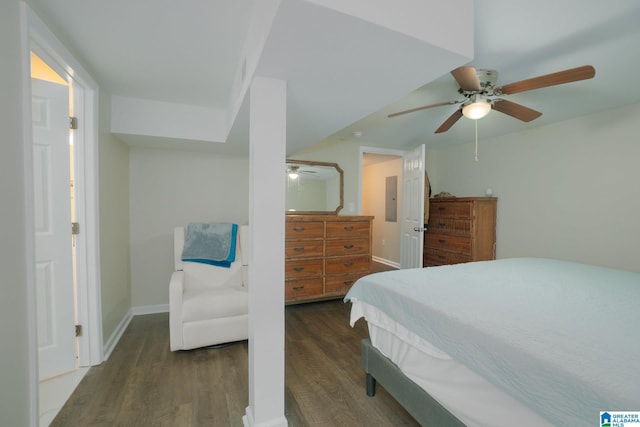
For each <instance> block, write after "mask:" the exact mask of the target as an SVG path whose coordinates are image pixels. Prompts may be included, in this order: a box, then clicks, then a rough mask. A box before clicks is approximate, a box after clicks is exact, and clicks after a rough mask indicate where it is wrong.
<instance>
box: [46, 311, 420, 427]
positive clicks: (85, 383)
mask: <svg viewBox="0 0 640 427" xmlns="http://www.w3.org/2000/svg"><path fill="white" fill-rule="evenodd" d="M349 309H350V305H349V304H344V303H343V302H342V301H341V300H334V301H326V302H318V303H310V304H300V305H291V306H287V307H286V308H285V324H286V337H285V340H286V342H285V346H286V354H285V363H286V386H285V412H286V416H287V419H288V421H289V425H290V426H368V427H369V426H417V425H418V424H417V423H416V421H415V420H414V419H413V418H412V417H411V416H410V415H409V414H408V413H407V412H406V411H405V410H404V409H403V408H402V407H401V406H400V405H399V404H398V403H397V402H396V401H395V400H394V399H393V398H392V397H391V396H390V395H389V394H388V393H387V392H386V391H385V390H384V388H383V387H381V386H378V389H377V393H376V396H375V397H367V395H366V393H365V386H364V373H363V371H362V368H361V367H360V340H361V339H362V338H363V337H366V336H367V328H366V324H365V322H364V321H363V320H360V321H358V323H357V324H356V326H355V327H354V328H351V327H350V326H349ZM247 405H248V375H247V342H246V341H245V342H239V343H234V344H232V345H229V346H226V347H222V348H207V349H200V350H192V351H182V352H176V353H172V352H170V351H169V322H168V314H166V313H163V314H152V315H145V316H136V317H134V318H133V320H132V321H131V324H130V325H129V327H128V328H127V330H126V332H125V333H124V335H123V336H122V339H121V340H120V342H119V344H118V346H117V348H116V349H115V350H114V352H113V354H112V355H111V357H110V358H109V360H107V361H106V362H104V363H103V364H102V365H100V366H97V367H94V368H91V369H90V370H89V372H88V373H87V374H86V376H85V377H84V378H83V380H82V382H81V383H80V385H79V386H78V388H77V389H76V391H75V392H74V393H73V394H72V396H71V397H70V399H69V400H68V401H67V403H66V404H65V406H64V407H63V408H62V410H61V411H60V413H59V414H58V416H57V417H56V418H55V420H54V421H53V423H52V424H51V425H53V426H65V427H67V426H83V427H84V426H172V427H176V426H177V427H182V426H242V416H243V415H244V412H245V408H246V407H247Z"/></svg>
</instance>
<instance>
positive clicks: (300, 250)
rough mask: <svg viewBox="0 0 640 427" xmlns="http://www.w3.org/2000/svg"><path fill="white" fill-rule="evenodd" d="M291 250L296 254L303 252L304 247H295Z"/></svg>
mask: <svg viewBox="0 0 640 427" xmlns="http://www.w3.org/2000/svg"><path fill="white" fill-rule="evenodd" d="M293 250H294V251H296V252H302V251H304V246H297V247H295V248H293Z"/></svg>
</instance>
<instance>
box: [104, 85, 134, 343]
mask: <svg viewBox="0 0 640 427" xmlns="http://www.w3.org/2000/svg"><path fill="white" fill-rule="evenodd" d="M110 98H111V97H110V96H109V94H108V92H106V91H104V90H102V91H101V93H100V106H99V109H100V124H99V128H100V133H99V141H100V142H99V171H100V266H101V270H100V282H101V301H102V337H103V340H104V341H105V343H106V342H107V341H108V340H109V338H110V337H111V335H112V334H113V333H114V331H115V330H116V328H117V327H118V325H119V324H120V322H121V321H122V319H123V318H124V317H125V315H126V314H127V312H128V311H129V309H130V308H131V278H130V276H131V266H130V258H129V255H130V254H129V147H128V146H127V145H126V144H124V143H122V142H120V141H119V140H117V139H116V138H115V137H114V136H113V135H112V134H111V132H110V130H109V125H110V123H111V119H110V113H111V106H110Z"/></svg>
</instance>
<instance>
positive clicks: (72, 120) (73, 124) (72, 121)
mask: <svg viewBox="0 0 640 427" xmlns="http://www.w3.org/2000/svg"><path fill="white" fill-rule="evenodd" d="M69 129H78V118H77V117H73V116H71V117H69Z"/></svg>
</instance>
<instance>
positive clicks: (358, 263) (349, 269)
mask: <svg viewBox="0 0 640 427" xmlns="http://www.w3.org/2000/svg"><path fill="white" fill-rule="evenodd" d="M370 270H371V258H370V257H369V256H368V255H365V256H356V257H340V258H327V260H326V263H325V274H326V275H327V276H328V275H331V274H343V273H358V272H367V273H368V272H369V271H370Z"/></svg>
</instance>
